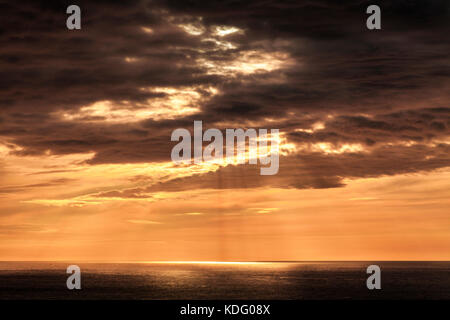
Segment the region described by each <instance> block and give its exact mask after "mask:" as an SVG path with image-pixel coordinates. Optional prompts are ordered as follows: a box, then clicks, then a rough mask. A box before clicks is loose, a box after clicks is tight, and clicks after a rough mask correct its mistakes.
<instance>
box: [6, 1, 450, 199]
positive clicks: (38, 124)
mask: <svg viewBox="0 0 450 320" xmlns="http://www.w3.org/2000/svg"><path fill="white" fill-rule="evenodd" d="M368 4H369V2H367V1H362V2H361V1H353V2H349V3H346V4H341V3H339V4H337V3H335V2H333V1H317V2H314V3H312V2H299V3H295V2H284V1H273V2H270V1H269V2H267V1H246V2H245V3H244V4H242V3H240V4H239V5H238V4H237V3H235V2H233V1H209V2H208V3H204V2H202V3H199V2H196V1H183V2H178V1H176V2H175V1H152V2H150V1H123V2H114V3H111V2H106V1H100V2H95V3H94V2H87V1H81V2H79V5H80V7H81V8H82V29H81V30H80V31H73V32H72V31H68V30H67V29H66V28H65V23H64V22H65V19H66V14H65V8H66V6H67V5H66V3H65V2H51V3H50V2H48V1H37V2H35V1H25V2H20V3H19V2H8V3H5V4H3V5H2V7H1V10H2V13H3V17H4V18H3V19H2V26H1V30H0V44H1V45H0V58H1V59H2V61H4V64H3V66H2V68H1V70H0V79H1V80H0V97H1V98H0V108H2V116H1V118H0V124H1V126H0V136H1V137H2V140H3V139H4V140H5V141H7V142H8V143H13V144H14V145H16V146H18V148H16V149H14V150H10V152H11V154H13V155H16V156H20V157H26V156H41V157H45V156H46V155H48V154H50V155H64V154H75V153H94V157H93V158H92V159H90V160H87V161H86V162H85V165H88V166H94V165H98V164H126V163H148V162H168V161H170V151H171V148H172V146H173V145H174V144H173V143H171V142H170V134H171V132H172V131H173V130H174V129H176V128H179V127H184V128H188V129H190V128H191V127H192V124H193V121H194V120H203V122H204V123H205V126H208V127H216V128H220V129H224V128H227V127H230V126H231V127H263V128H279V129H280V130H281V132H283V133H284V135H285V137H286V139H287V142H289V143H293V144H295V146H296V150H297V151H298V154H295V155H290V156H286V157H283V158H282V159H281V162H280V165H281V167H280V173H279V175H278V176H276V177H272V178H268V177H260V176H258V175H256V174H255V172H256V169H255V168H253V167H251V166H247V167H227V168H222V169H220V170H218V171H216V172H210V173H205V174H198V175H194V176H192V177H186V178H180V179H172V180H171V181H169V182H163V183H161V184H159V185H153V186H150V187H142V189H144V190H147V189H148V190H149V192H150V191H157V190H181V189H187V188H210V187H213V188H219V189H220V188H250V187H258V186H273V187H283V188H291V187H292V188H330V187H340V186H342V185H344V184H345V182H344V180H345V179H346V178H356V177H367V176H379V175H386V174H389V175H392V174H399V173H405V172H418V171H421V170H434V169H437V168H440V167H446V166H448V165H449V162H448V156H447V155H448V141H449V140H448V139H449V136H450V131H449V127H450V108H449V105H448V103H449V101H450V90H449V89H450V80H449V79H450V77H449V76H450V72H449V70H448V68H447V66H448V64H449V63H450V58H449V55H448V52H449V51H450V42H449V41H448V36H447V35H448V31H450V26H449V24H448V9H449V4H448V1H443V0H442V1H440V0H435V1H427V2H420V3H418V2H414V3H412V2H410V1H385V2H383V5H382V11H383V22H382V28H383V29H382V31H381V32H370V31H368V30H367V29H366V28H365V24H364V17H365V8H366V7H367V5H368ZM30 17H33V18H30ZM150 30H151V31H150ZM231 31H234V32H231ZM318 123H320V124H321V125H320V126H317V124H318ZM344 145H347V146H353V147H355V146H358V148H360V149H361V150H363V151H364V152H354V153H351V152H350V153H349V152H344V153H342V151H343V150H346V149H345V148H346V147H344V148H343V146H344ZM332 148H334V149H335V150H338V151H337V152H334V153H333V152H328V154H324V153H326V152H324V150H325V151H326V149H332ZM342 148H343V149H342ZM350 149H351V148H350ZM320 151H321V152H320ZM291 173H293V174H291ZM188 181H189V182H188ZM37 186H39V185H35V186H34V187H37ZM29 187H33V186H5V187H2V189H1V190H3V191H0V192H3V193H4V192H18V191H20V190H23V189H24V188H29ZM99 195H100V196H102V197H141V195H140V193H135V192H131V191H130V192H129V191H121V190H118V191H112V192H109V193H106V192H105V193H101V194H99Z"/></svg>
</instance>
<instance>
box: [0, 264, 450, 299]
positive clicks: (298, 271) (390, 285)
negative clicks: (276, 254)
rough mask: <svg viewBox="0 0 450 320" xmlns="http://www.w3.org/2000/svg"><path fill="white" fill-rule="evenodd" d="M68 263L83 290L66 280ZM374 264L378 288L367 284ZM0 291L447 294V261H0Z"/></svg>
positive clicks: (68, 295) (148, 295)
mask: <svg viewBox="0 0 450 320" xmlns="http://www.w3.org/2000/svg"><path fill="white" fill-rule="evenodd" d="M71 264H76V265H78V266H79V267H80V268H81V286H82V289H81V290H68V289H67V287H66V280H67V277H68V276H69V274H66V268H67V267H68V266H69V265H71ZM371 264H376V265H379V266H380V268H381V289H380V290H368V289H367V287H366V279H367V277H368V276H369V275H368V274H367V273H366V268H367V266H369V265H371ZM0 299H2V300H5V299H46V300H53V299H64V300H66V299H82V300H92V299H93V300H97V299H119V300H124V299H139V300H142V299H144V300H146V299H151V300H153V299H155V300H167V299H175V300H190V299H195V300H203V299H205V300H221V299H237V300H240V299H245V300H246V299H253V300H260V299H263V300H268V299H270V300H284V299H287V300H328V299H339V300H340V299H344V300H360V299H431V300H435V299H450V262H386V261H383V262H262V263H225V264H224V263H145V262H143V263H75V262H0Z"/></svg>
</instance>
